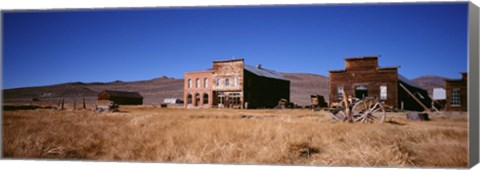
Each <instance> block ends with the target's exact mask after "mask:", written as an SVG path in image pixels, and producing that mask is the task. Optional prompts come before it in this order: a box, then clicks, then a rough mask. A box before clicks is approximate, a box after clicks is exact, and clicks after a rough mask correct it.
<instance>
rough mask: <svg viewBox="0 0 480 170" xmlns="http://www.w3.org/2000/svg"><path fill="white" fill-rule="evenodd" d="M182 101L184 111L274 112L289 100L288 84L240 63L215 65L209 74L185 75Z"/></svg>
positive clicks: (266, 71) (261, 70)
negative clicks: (232, 109)
mask: <svg viewBox="0 0 480 170" xmlns="http://www.w3.org/2000/svg"><path fill="white" fill-rule="evenodd" d="M184 97H185V101H186V102H185V107H187V108H210V107H217V108H274V107H275V106H277V104H278V101H280V100H281V99H285V100H287V101H289V100H290V81H289V80H287V79H285V78H283V77H282V76H281V75H280V74H279V73H277V72H275V71H273V70H269V69H265V68H262V67H261V66H260V65H257V66H256V67H255V66H248V65H245V64H244V60H243V59H234V60H223V61H214V62H213V68H212V70H207V71H195V72H187V73H185V87H184Z"/></svg>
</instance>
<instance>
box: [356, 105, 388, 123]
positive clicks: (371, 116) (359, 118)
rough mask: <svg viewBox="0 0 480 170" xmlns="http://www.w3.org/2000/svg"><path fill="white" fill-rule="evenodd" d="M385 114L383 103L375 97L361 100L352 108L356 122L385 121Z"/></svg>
mask: <svg viewBox="0 0 480 170" xmlns="http://www.w3.org/2000/svg"><path fill="white" fill-rule="evenodd" d="M385 116H386V113H385V108H383V105H382V103H380V102H378V101H376V100H374V99H364V100H361V101H359V102H357V103H356V104H355V105H354V106H353V108H352V117H353V122H355V123H357V122H358V123H374V122H378V123H383V121H384V119H385Z"/></svg>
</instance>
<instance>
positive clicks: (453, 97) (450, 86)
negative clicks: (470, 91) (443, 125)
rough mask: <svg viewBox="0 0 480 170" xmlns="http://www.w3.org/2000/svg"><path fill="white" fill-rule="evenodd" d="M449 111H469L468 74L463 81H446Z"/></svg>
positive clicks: (465, 74) (463, 76) (446, 105)
mask: <svg viewBox="0 0 480 170" xmlns="http://www.w3.org/2000/svg"><path fill="white" fill-rule="evenodd" d="M445 87H446V97H447V99H446V104H445V110H447V111H463V112H465V111H467V73H465V72H464V73H462V78H461V79H453V80H445Z"/></svg>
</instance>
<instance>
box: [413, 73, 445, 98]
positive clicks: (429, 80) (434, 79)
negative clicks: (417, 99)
mask: <svg viewBox="0 0 480 170" xmlns="http://www.w3.org/2000/svg"><path fill="white" fill-rule="evenodd" d="M445 79H446V78H445V77H440V76H435V75H426V76H421V77H418V78H415V79H413V80H412V82H414V83H415V84H417V85H419V86H420V87H423V88H424V89H425V90H427V91H428V94H429V95H430V96H432V93H433V88H438V87H441V88H445Z"/></svg>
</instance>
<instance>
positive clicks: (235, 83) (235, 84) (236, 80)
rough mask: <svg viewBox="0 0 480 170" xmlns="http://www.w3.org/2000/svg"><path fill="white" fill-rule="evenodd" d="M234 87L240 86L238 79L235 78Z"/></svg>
mask: <svg viewBox="0 0 480 170" xmlns="http://www.w3.org/2000/svg"><path fill="white" fill-rule="evenodd" d="M233 85H234V86H235V87H237V86H238V77H235V78H233Z"/></svg>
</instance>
